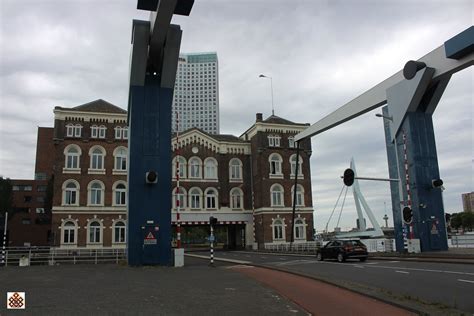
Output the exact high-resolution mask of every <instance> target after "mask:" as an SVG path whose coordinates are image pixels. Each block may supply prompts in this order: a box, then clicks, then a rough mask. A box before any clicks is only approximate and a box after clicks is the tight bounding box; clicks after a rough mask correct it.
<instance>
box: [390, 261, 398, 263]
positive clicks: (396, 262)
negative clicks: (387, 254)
mask: <svg viewBox="0 0 474 316" xmlns="http://www.w3.org/2000/svg"><path fill="white" fill-rule="evenodd" d="M398 262H400V261H389V262H388V263H398Z"/></svg>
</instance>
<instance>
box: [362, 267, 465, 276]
mask: <svg viewBox="0 0 474 316" xmlns="http://www.w3.org/2000/svg"><path fill="white" fill-rule="evenodd" d="M367 267H371V268H380V269H400V270H410V271H421V272H436V273H448V274H462V275H474V273H471V272H459V271H448V270H434V269H419V268H402V267H391V266H369V265H367Z"/></svg>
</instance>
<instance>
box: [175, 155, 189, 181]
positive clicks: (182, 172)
mask: <svg viewBox="0 0 474 316" xmlns="http://www.w3.org/2000/svg"><path fill="white" fill-rule="evenodd" d="M177 163H178V164H179V167H178V170H179V178H180V179H186V159H185V158H184V157H182V156H176V157H174V159H173V166H172V167H173V178H175V179H176V164H177Z"/></svg>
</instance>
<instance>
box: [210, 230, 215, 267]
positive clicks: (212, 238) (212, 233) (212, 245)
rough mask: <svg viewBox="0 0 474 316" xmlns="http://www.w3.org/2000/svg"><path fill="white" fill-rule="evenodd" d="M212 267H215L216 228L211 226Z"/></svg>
mask: <svg viewBox="0 0 474 316" xmlns="http://www.w3.org/2000/svg"><path fill="white" fill-rule="evenodd" d="M209 239H210V241H211V266H214V226H213V225H212V224H211V236H210V238H209Z"/></svg>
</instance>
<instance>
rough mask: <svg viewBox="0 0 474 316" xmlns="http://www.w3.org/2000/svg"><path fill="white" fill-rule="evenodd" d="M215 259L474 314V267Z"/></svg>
mask: <svg viewBox="0 0 474 316" xmlns="http://www.w3.org/2000/svg"><path fill="white" fill-rule="evenodd" d="M196 254H197V253H196ZM199 254H201V255H206V254H207V253H206V252H201V253H199ZM215 257H216V258H227V259H234V260H241V261H247V262H252V263H255V264H262V265H268V266H274V267H278V268H284V269H287V270H290V271H295V272H301V273H304V274H307V275H311V276H315V277H317V278H322V279H325V280H329V281H332V282H336V283H339V284H358V285H362V286H364V287H367V288H368V289H372V290H376V291H383V292H384V293H385V294H387V295H389V296H390V295H391V296H393V297H398V298H401V299H407V300H412V301H417V302H418V303H423V304H426V305H436V306H440V307H441V308H443V307H450V308H456V309H459V310H462V311H466V312H469V313H474V299H473V293H474V265H466V264H451V263H430V262H406V261H397V260H393V261H385V260H370V259H369V260H368V261H366V262H359V261H357V260H354V261H350V260H349V261H347V262H345V263H338V262H336V261H323V262H320V261H316V258H313V257H304V256H301V257H299V256H284V255H275V254H261V253H252V252H243V251H233V252H217V253H216V254H215Z"/></svg>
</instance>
